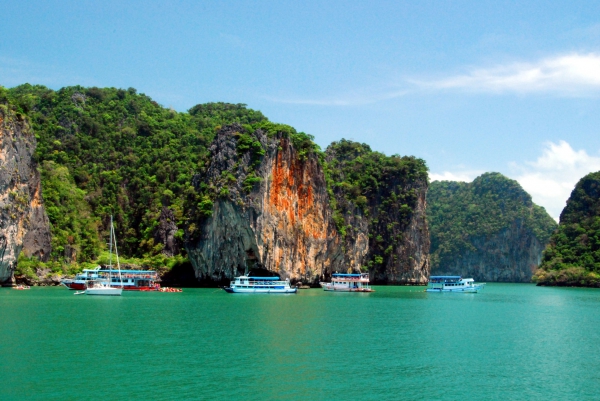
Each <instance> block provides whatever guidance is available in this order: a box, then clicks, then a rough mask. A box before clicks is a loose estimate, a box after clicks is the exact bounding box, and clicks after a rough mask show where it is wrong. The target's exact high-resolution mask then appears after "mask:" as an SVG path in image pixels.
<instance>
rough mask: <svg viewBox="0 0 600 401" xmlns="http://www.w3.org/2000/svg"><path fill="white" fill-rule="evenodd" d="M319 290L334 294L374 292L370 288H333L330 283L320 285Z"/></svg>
mask: <svg viewBox="0 0 600 401" xmlns="http://www.w3.org/2000/svg"><path fill="white" fill-rule="evenodd" d="M320 284H321V288H323V289H324V290H325V291H335V292H375V290H373V289H371V288H365V287H363V288H352V287H346V286H333V285H331V283H320Z"/></svg>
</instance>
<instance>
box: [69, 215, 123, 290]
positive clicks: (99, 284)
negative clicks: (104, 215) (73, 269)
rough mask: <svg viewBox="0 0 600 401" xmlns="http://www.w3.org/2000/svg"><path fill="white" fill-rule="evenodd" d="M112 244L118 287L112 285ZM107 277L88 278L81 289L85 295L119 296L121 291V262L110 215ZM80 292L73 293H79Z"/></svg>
mask: <svg viewBox="0 0 600 401" xmlns="http://www.w3.org/2000/svg"><path fill="white" fill-rule="evenodd" d="M113 244H114V246H115V256H116V259H117V273H118V279H119V281H118V285H119V286H118V287H115V286H112V285H111V284H113V280H112V275H111V271H112V251H113ZM108 252H109V253H108V277H106V278H102V279H96V280H90V281H88V282H87V283H86V288H85V290H83V294H85V295H105V296H107V295H108V296H121V293H122V292H123V276H122V275H121V264H120V263H119V251H118V250H117V236H116V235H115V227H114V225H113V218H112V216H110V243H109V251H108ZM79 294H80V293H77V292H76V293H75V295H79Z"/></svg>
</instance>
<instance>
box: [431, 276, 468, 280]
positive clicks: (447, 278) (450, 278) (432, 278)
mask: <svg viewBox="0 0 600 401" xmlns="http://www.w3.org/2000/svg"><path fill="white" fill-rule="evenodd" d="M460 277H461V276H429V279H430V280H460Z"/></svg>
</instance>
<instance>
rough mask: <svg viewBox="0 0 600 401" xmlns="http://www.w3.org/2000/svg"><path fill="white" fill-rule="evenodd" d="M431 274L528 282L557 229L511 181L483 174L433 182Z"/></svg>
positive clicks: (430, 218)
mask: <svg viewBox="0 0 600 401" xmlns="http://www.w3.org/2000/svg"><path fill="white" fill-rule="evenodd" d="M427 213H428V219H429V227H430V230H431V239H432V248H431V254H432V266H431V274H432V275H462V276H463V277H472V278H474V279H475V280H477V281H500V282H530V281H531V277H532V275H533V272H534V271H535V270H536V269H537V266H538V265H539V263H540V261H541V256H542V251H543V250H544V248H545V246H546V244H547V243H548V241H549V238H550V235H551V233H552V232H553V230H554V229H555V228H556V222H555V221H554V220H553V219H552V218H551V217H550V216H549V215H548V213H546V211H545V210H544V209H543V208H541V207H539V206H537V205H535V204H534V203H533V202H532V201H531V196H530V195H529V194H528V193H527V192H525V191H524V190H523V188H521V186H520V185H519V184H518V183H517V182H516V181H514V180H510V179H508V178H506V177H504V176H503V175H501V174H499V173H486V174H483V175H482V176H480V177H477V178H476V179H475V180H474V181H473V182H472V183H463V182H451V181H442V182H440V181H436V182H432V183H431V184H430V189H429V193H428V210H427Z"/></svg>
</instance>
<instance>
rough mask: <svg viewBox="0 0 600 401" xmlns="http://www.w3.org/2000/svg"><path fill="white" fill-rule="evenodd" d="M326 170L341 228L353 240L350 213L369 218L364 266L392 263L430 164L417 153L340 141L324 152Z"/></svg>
mask: <svg viewBox="0 0 600 401" xmlns="http://www.w3.org/2000/svg"><path fill="white" fill-rule="evenodd" d="M325 160H326V165H325V173H326V178H327V182H328V191H329V193H330V199H331V204H332V206H333V209H334V220H335V223H336V226H337V228H338V231H339V232H340V233H341V234H342V236H343V237H344V238H345V239H346V237H347V236H348V237H349V238H347V239H348V240H352V239H353V232H354V230H356V229H358V227H353V225H352V224H351V223H350V222H351V221H352V220H354V219H353V218H352V215H356V214H358V215H360V216H361V220H362V219H366V224H367V227H368V232H369V254H368V256H367V263H366V265H365V266H364V268H372V267H378V266H382V265H389V266H393V265H394V264H396V263H397V262H398V261H397V257H398V255H397V254H396V252H395V251H396V249H395V248H396V246H397V245H398V244H399V243H400V242H401V240H402V232H403V231H404V229H405V228H406V227H407V225H408V223H409V222H410V219H411V216H412V213H413V211H414V210H415V207H416V204H417V201H418V197H419V190H420V188H426V186H427V176H428V175H427V165H426V164H425V161H424V160H422V159H419V158H415V157H413V156H403V157H401V156H398V155H392V156H386V155H385V154H383V153H379V152H374V151H373V150H371V148H370V147H369V145H367V144H364V143H358V142H353V141H348V140H346V139H342V140H340V141H338V142H333V143H332V144H331V145H329V146H328V147H327V150H326V151H325Z"/></svg>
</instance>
